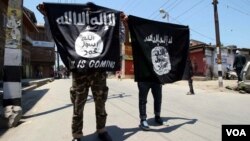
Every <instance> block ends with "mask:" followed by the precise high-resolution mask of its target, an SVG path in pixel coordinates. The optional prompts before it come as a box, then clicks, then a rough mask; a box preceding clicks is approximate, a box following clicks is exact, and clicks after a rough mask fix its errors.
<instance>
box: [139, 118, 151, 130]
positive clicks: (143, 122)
mask: <svg viewBox="0 0 250 141" xmlns="http://www.w3.org/2000/svg"><path fill="white" fill-rule="evenodd" d="M140 128H141V129H142V130H144V131H149V130H150V128H149V126H148V122H147V121H146V120H141V124H140Z"/></svg>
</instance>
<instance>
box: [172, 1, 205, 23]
mask: <svg viewBox="0 0 250 141" xmlns="http://www.w3.org/2000/svg"><path fill="white" fill-rule="evenodd" d="M202 2H204V0H200V1H199V2H197V3H196V4H194V5H193V6H192V7H190V8H189V9H187V10H186V11H184V12H183V13H182V14H180V15H179V16H177V17H176V19H178V18H180V17H181V16H183V15H185V14H187V13H188V12H189V11H190V10H192V9H193V8H194V7H196V6H198V5H199V4H201V3H202Z"/></svg>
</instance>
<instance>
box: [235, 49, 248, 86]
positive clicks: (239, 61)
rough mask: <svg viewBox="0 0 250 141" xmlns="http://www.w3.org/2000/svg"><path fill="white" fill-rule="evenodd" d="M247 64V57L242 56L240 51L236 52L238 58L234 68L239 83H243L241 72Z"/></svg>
mask: <svg viewBox="0 0 250 141" xmlns="http://www.w3.org/2000/svg"><path fill="white" fill-rule="evenodd" d="M245 63H246V58H245V56H243V55H241V54H240V51H239V50H236V56H235V58H234V63H233V68H234V69H235V71H236V73H237V77H238V82H240V81H242V77H241V71H242V69H243V67H244V65H245Z"/></svg>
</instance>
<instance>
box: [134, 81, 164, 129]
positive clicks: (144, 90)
mask: <svg viewBox="0 0 250 141" xmlns="http://www.w3.org/2000/svg"><path fill="white" fill-rule="evenodd" d="M137 84H138V89H139V114H140V119H141V121H140V128H141V129H142V130H146V131H147V130H150V128H149V126H148V123H147V114H146V104H147V97H148V92H149V89H151V92H152V94H153V98H154V114H155V122H156V123H157V124H159V125H163V120H162V118H161V117H160V113H161V101H162V84H160V83H157V82H154V81H145V82H138V83H137Z"/></svg>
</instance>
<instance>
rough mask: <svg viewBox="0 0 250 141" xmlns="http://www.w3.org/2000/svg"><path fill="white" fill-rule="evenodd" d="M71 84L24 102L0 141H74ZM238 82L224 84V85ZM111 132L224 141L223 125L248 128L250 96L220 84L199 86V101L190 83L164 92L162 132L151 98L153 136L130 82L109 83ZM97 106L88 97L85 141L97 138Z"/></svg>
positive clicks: (124, 136) (118, 139) (45, 89)
mask: <svg viewBox="0 0 250 141" xmlns="http://www.w3.org/2000/svg"><path fill="white" fill-rule="evenodd" d="M71 81H72V80H71V79H59V80H54V81H53V82H51V83H48V84H45V85H43V86H41V87H38V88H36V89H34V90H32V91H29V92H26V93H25V94H24V95H23V98H22V107H23V110H24V114H23V117H22V119H21V121H20V123H19V125H18V126H17V127H15V128H11V129H8V130H6V129H1V130H0V141H70V140H71V139H72V137H71V116H72V104H71V102H70V95H69V88H70V86H71ZM228 84H230V85H234V84H236V82H235V81H230V82H229V81H228V82H227V81H225V82H224V85H225V86H226V85H228ZM108 86H109V96H108V100H107V103H106V109H107V113H108V118H107V130H108V131H109V132H110V134H111V136H112V138H113V139H114V141H124V140H126V141H152V140H153V141H221V126H222V125H223V124H250V110H249V107H250V102H249V98H250V95H249V94H239V93H238V92H236V91H230V90H226V89H224V88H218V82H217V81H195V82H194V89H195V93H196V94H195V95H186V93H187V91H188V83H187V82H186V81H180V82H176V83H173V84H166V85H164V86H163V100H162V101H163V103H162V114H161V115H162V117H163V119H164V121H165V124H164V125H163V126H158V125H156V124H155V123H154V118H153V117H154V112H153V99H152V95H151V93H150V94H149V96H148V104H147V114H148V122H149V124H150V127H151V128H152V130H151V131H142V130H141V129H140V128H139V127H138V125H139V114H138V113H139V111H138V88H137V84H136V83H135V82H134V81H133V80H132V79H123V80H121V81H120V80H117V79H108ZM94 109H95V107H94V102H93V99H92V96H91V92H90V95H89V97H88V101H87V104H86V106H85V111H84V128H83V132H84V137H82V139H83V140H84V141H99V140H98V139H97V136H96V133H95V131H96V129H95V127H96V124H95V111H94Z"/></svg>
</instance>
